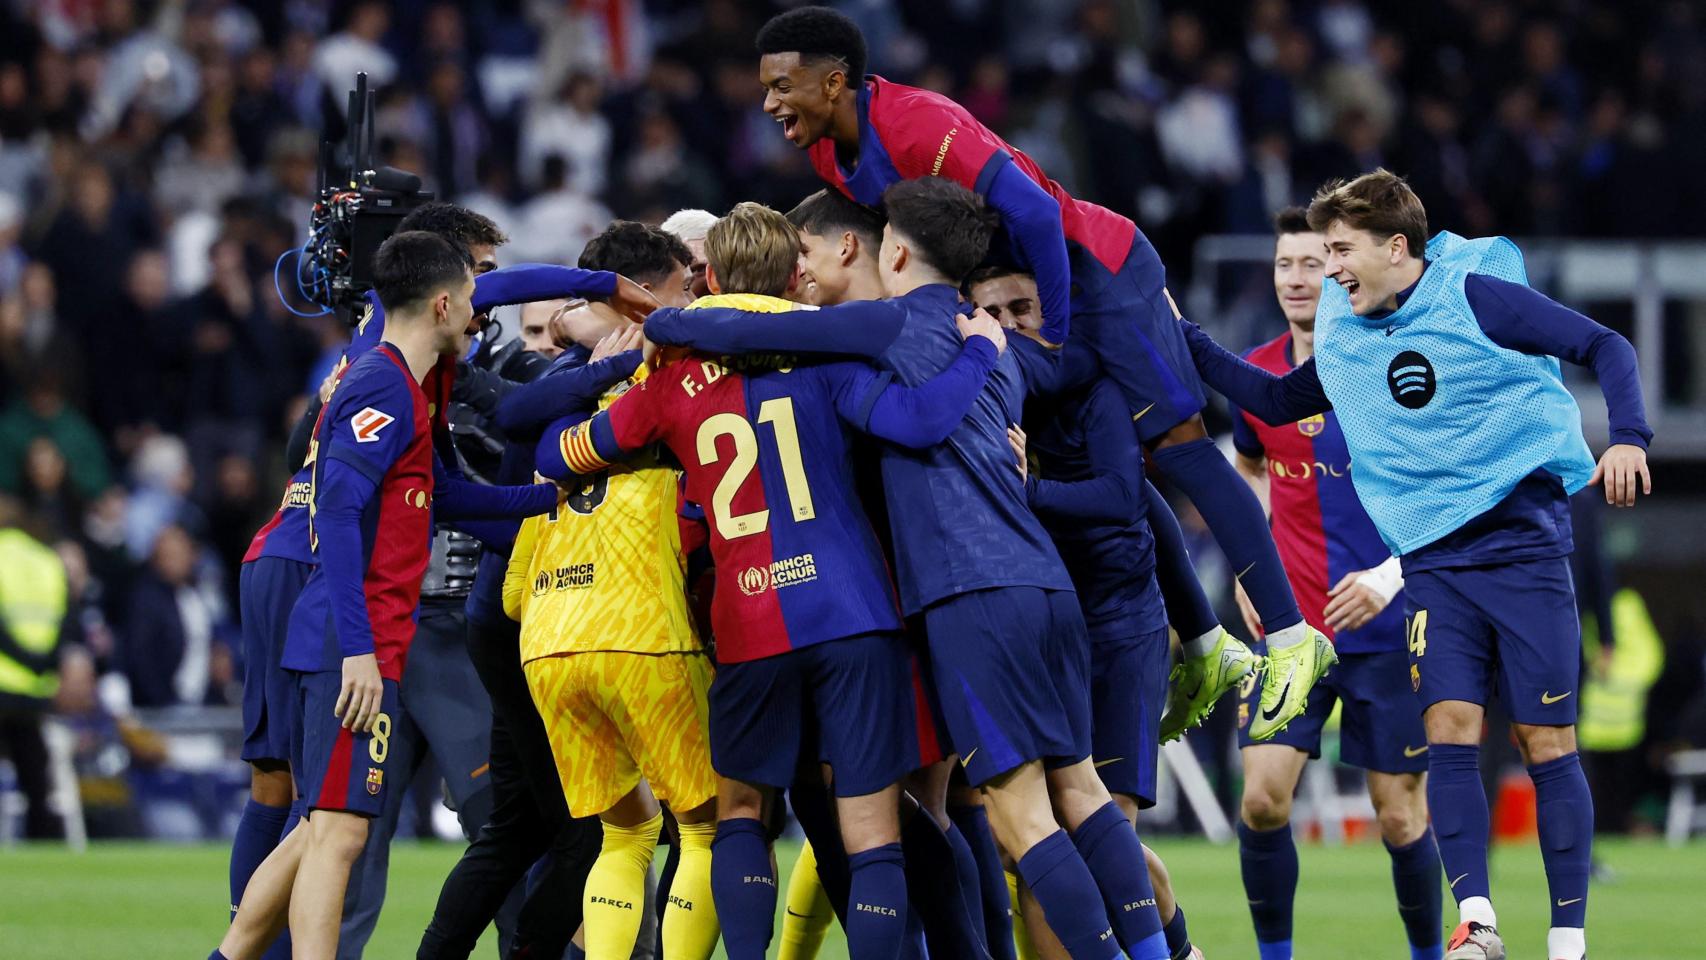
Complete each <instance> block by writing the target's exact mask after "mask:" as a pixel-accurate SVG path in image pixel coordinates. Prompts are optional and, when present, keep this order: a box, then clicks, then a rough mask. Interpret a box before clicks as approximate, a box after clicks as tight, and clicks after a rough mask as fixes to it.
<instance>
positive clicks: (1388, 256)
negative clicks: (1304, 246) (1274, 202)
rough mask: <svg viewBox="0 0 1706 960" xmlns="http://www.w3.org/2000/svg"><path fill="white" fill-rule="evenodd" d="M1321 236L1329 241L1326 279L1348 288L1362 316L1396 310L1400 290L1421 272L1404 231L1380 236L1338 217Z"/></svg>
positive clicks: (1354, 310) (1354, 307) (1346, 290)
mask: <svg viewBox="0 0 1706 960" xmlns="http://www.w3.org/2000/svg"><path fill="white" fill-rule="evenodd" d="M1322 237H1323V239H1324V240H1325V241H1326V243H1327V261H1326V264H1325V269H1326V275H1327V278H1328V279H1330V280H1332V281H1334V282H1335V283H1337V284H1338V285H1339V286H1341V287H1344V288H1345V292H1346V293H1347V294H1349V295H1350V298H1351V312H1352V313H1354V314H1356V315H1357V316H1359V317H1361V316H1367V315H1368V314H1371V313H1375V312H1377V311H1380V310H1395V309H1397V307H1398V292H1399V291H1401V290H1403V289H1404V288H1405V287H1407V286H1409V285H1410V284H1411V283H1413V282H1415V279H1416V277H1417V276H1419V275H1420V273H1421V262H1420V261H1419V260H1417V259H1416V258H1415V257H1412V256H1411V255H1410V248H1409V243H1408V241H1406V240H1405V239H1404V236H1403V234H1393V235H1392V236H1389V237H1377V236H1375V235H1374V234H1373V233H1370V232H1369V231H1367V230H1358V229H1356V228H1354V227H1351V226H1349V225H1347V224H1346V223H1345V222H1344V221H1342V220H1335V221H1333V222H1332V223H1330V224H1328V225H1327V229H1326V230H1325V231H1323V232H1322Z"/></svg>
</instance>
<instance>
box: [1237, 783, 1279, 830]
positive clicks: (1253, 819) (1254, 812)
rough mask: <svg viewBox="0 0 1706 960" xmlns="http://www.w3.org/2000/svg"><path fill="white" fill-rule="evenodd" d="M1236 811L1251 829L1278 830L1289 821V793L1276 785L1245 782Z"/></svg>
mask: <svg viewBox="0 0 1706 960" xmlns="http://www.w3.org/2000/svg"><path fill="white" fill-rule="evenodd" d="M1238 813H1239V816H1241V817H1242V818H1243V820H1244V825H1245V826H1247V827H1249V828H1250V829H1252V830H1278V829H1279V828H1280V827H1283V826H1285V825H1286V824H1288V823H1290V822H1291V794H1290V793H1289V792H1286V791H1281V790H1279V789H1278V787H1277V785H1264V784H1255V783H1246V784H1245V785H1244V799H1243V802H1242V803H1241V804H1240V805H1239V809H1238Z"/></svg>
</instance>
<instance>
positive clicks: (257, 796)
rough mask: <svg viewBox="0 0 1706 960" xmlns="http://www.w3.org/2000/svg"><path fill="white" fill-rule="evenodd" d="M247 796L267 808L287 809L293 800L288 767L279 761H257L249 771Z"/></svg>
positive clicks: (293, 795) (293, 794)
mask: <svg viewBox="0 0 1706 960" xmlns="http://www.w3.org/2000/svg"><path fill="white" fill-rule="evenodd" d="M249 796H250V797H252V798H253V799H254V801H255V802H256V803H260V804H265V805H266V806H269V807H288V806H290V801H291V800H293V799H294V798H295V793H294V791H293V790H292V788H291V781H290V765H289V764H286V763H283V762H281V761H266V760H263V761H259V762H257V763H255V764H253V765H252V767H251V769H250V771H249Z"/></svg>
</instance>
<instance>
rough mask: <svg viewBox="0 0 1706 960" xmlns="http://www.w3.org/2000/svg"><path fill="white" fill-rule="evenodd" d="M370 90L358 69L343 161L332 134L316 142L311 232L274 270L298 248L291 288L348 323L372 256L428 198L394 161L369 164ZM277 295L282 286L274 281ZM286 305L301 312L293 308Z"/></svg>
mask: <svg viewBox="0 0 1706 960" xmlns="http://www.w3.org/2000/svg"><path fill="white" fill-rule="evenodd" d="M373 140H374V92H373V90H372V88H370V87H369V86H368V85H367V74H366V73H358V74H356V75H355V89H354V90H351V91H350V93H349V125H348V135H347V137H346V139H345V150H344V158H343V162H342V163H340V162H338V160H337V158H336V157H335V148H334V146H333V144H332V142H331V141H329V140H322V141H321V142H320V172H319V189H318V193H317V194H316V199H315V201H314V208H313V212H312V213H311V214H310V216H309V220H308V239H307V240H306V241H305V242H304V243H303V245H302V247H301V248H300V249H298V250H294V251H289V250H287V251H285V253H284V255H283V256H281V257H279V262H278V264H277V265H276V266H275V270H274V277H273V280H274V285H275V286H278V283H277V281H278V277H277V272H278V271H277V267H282V266H283V263H284V258H285V257H288V256H289V255H290V254H291V253H292V252H294V253H296V254H297V260H296V287H297V292H298V293H300V294H301V295H302V297H304V298H305V299H307V300H309V301H311V302H313V303H315V304H317V305H319V307H320V308H321V309H320V310H319V311H317V312H316V313H315V314H304V315H319V314H325V313H330V312H333V311H337V312H338V313H340V315H342V316H343V318H344V319H345V320H346V321H347V322H350V323H354V322H356V321H357V320H359V319H360V315H361V311H360V310H359V309H358V308H359V306H360V304H361V302H362V298H363V296H364V295H365V294H366V293H367V291H368V290H370V289H372V288H373V255H374V254H375V253H376V252H377V251H378V250H379V245H380V244H382V243H384V242H385V238H387V237H389V236H390V235H391V234H392V233H393V232H395V231H396V229H397V224H398V223H400V222H401V221H402V219H403V218H404V217H406V216H408V215H409V212H410V211H412V210H414V209H415V208H416V207H419V206H420V205H422V204H424V203H426V202H428V201H430V200H431V199H433V195H432V194H431V193H430V192H426V191H423V190H421V178H420V177H419V176H417V175H416V174H412V173H409V172H407V171H404V170H398V169H397V168H395V167H378V168H375V167H374V166H373ZM279 298H280V299H281V300H283V299H285V298H284V291H283V288H282V287H279ZM285 305H286V307H288V308H289V309H291V310H292V311H293V312H296V313H299V314H300V313H301V311H297V310H296V309H295V308H294V307H290V306H289V302H288V300H286V303H285Z"/></svg>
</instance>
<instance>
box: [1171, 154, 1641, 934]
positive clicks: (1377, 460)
mask: <svg viewBox="0 0 1706 960" xmlns="http://www.w3.org/2000/svg"><path fill="white" fill-rule="evenodd" d="M1309 225H1310V226H1311V227H1312V228H1314V229H1315V230H1317V231H1318V232H1320V233H1322V234H1323V235H1324V236H1325V239H1326V250H1325V257H1326V273H1327V276H1328V277H1329V278H1330V279H1332V280H1333V281H1334V285H1333V286H1330V287H1327V288H1326V289H1324V290H1323V292H1322V295H1321V306H1320V308H1319V309H1318V311H1317V313H1316V328H1315V356H1314V357H1312V358H1311V359H1309V360H1307V361H1305V362H1304V363H1303V364H1302V365H1300V366H1299V367H1298V368H1297V370H1295V371H1294V372H1292V373H1290V374H1287V375H1286V376H1285V377H1283V378H1280V377H1276V376H1275V375H1274V374H1272V373H1270V372H1268V371H1264V370H1261V369H1259V368H1256V367H1253V366H1251V365H1250V364H1248V363H1245V362H1243V361H1241V360H1240V359H1238V358H1237V357H1235V356H1232V355H1231V354H1229V353H1227V352H1226V351H1225V350H1223V349H1221V348H1220V347H1219V345H1217V344H1215V343H1214V342H1213V341H1212V340H1210V339H1208V338H1207V337H1206V336H1205V335H1203V334H1202V332H1201V331H1200V330H1197V329H1196V328H1195V327H1194V325H1191V324H1188V323H1187V324H1184V325H1183V326H1184V329H1185V330H1186V333H1187V337H1188V338H1189V340H1190V342H1191V344H1192V351H1193V354H1194V356H1195V358H1196V361H1197V363H1198V365H1199V366H1200V367H1201V369H1202V370H1203V374H1204V377H1205V379H1206V380H1207V381H1208V382H1209V383H1210V384H1211V385H1213V386H1214V387H1215V388H1216V389H1219V390H1221V391H1222V392H1224V393H1226V394H1227V396H1228V397H1230V398H1231V399H1233V400H1234V401H1235V402H1237V403H1238V404H1239V405H1241V406H1243V407H1244V408H1245V409H1246V410H1249V411H1250V412H1252V413H1254V414H1256V415H1257V416H1258V417H1261V418H1262V419H1263V420H1264V421H1265V422H1267V423H1270V424H1276V425H1279V424H1285V423H1289V422H1293V421H1296V420H1301V419H1303V418H1305V417H1310V416H1314V415H1316V414H1322V413H1325V412H1326V411H1327V410H1329V409H1334V410H1336V411H1337V413H1338V421H1339V426H1340V428H1341V429H1342V430H1343V431H1344V437H1345V447H1346V450H1347V452H1348V453H1349V454H1350V458H1351V460H1352V461H1353V462H1354V463H1355V464H1356V473H1355V476H1354V481H1355V484H1356V491H1357V496H1358V498H1359V499H1360V500H1361V501H1362V505H1363V507H1364V508H1365V509H1366V510H1367V511H1368V515H1369V517H1370V518H1371V519H1372V520H1373V521H1374V526H1375V529H1376V530H1377V531H1379V533H1380V536H1381V539H1382V540H1384V541H1385V542H1386V546H1387V547H1388V549H1389V550H1391V552H1392V553H1394V554H1396V555H1397V556H1399V557H1400V558H1401V559H1402V561H1403V572H1404V583H1405V614H1406V617H1407V626H1406V636H1407V645H1408V648H1409V654H1410V682H1411V686H1412V687H1413V688H1414V690H1415V691H1416V693H1417V695H1418V696H1419V697H1420V698H1421V703H1422V706H1423V708H1424V711H1425V712H1424V713H1423V723H1424V725H1425V726H1426V728H1427V737H1428V784H1427V797H1428V808H1429V809H1430V810H1432V812H1433V815H1434V831H1435V832H1436V833H1437V834H1438V839H1439V852H1440V859H1441V861H1442V862H1443V863H1444V866H1445V873H1446V876H1447V878H1448V880H1449V882H1450V886H1451V891H1452V894H1453V896H1455V897H1456V898H1457V906H1458V912H1459V915H1460V917H1461V920H1462V922H1461V923H1460V924H1459V925H1458V927H1457V929H1456V931H1455V932H1454V933H1453V934H1452V936H1451V940H1450V942H1449V943H1448V944H1447V948H1446V957H1447V960H1496V958H1501V957H1503V956H1505V948H1504V943H1503V941H1502V940H1501V939H1500V937H1499V935H1498V931H1497V929H1496V926H1497V923H1496V916H1495V914H1494V911H1493V905H1492V901H1491V899H1490V896H1491V893H1490V886H1489V884H1488V879H1487V842H1488V813H1487V797H1486V793H1485V791H1484V789H1483V787H1482V785H1481V780H1480V776H1479V772H1478V769H1477V766H1478V764H1477V759H1478V748H1477V744H1479V743H1480V741H1481V735H1482V725H1483V723H1484V719H1485V704H1486V702H1487V697H1488V695H1489V694H1490V693H1491V692H1492V690H1493V689H1494V686H1495V684H1496V685H1497V689H1498V693H1499V696H1500V699H1501V700H1503V701H1504V705H1505V708H1506V709H1507V710H1509V711H1510V715H1511V718H1512V720H1513V721H1514V722H1513V724H1512V728H1513V731H1514V733H1515V734H1516V739H1517V742H1518V745H1519V746H1520V747H1521V749H1522V753H1523V758H1524V760H1525V761H1526V762H1527V763H1528V765H1529V766H1528V771H1529V776H1530V777H1531V778H1533V780H1534V788H1535V794H1536V798H1537V800H1538V804H1539V828H1540V851H1541V857H1542V859H1543V861H1544V862H1545V865H1546V879H1547V885H1548V887H1549V888H1550V893H1551V903H1552V926H1551V930H1550V931H1549V932H1548V934H1547V936H1546V947H1547V954H1546V955H1547V956H1548V957H1549V958H1551V960H1581V958H1582V957H1583V955H1584V954H1585V953H1586V950H1587V947H1586V937H1585V934H1584V932H1583V924H1584V922H1585V920H1586V917H1587V892H1588V891H1587V883H1588V873H1589V869H1590V857H1591V848H1592V844H1593V800H1592V798H1591V797H1590V796H1589V793H1588V785H1587V779H1586V778H1585V777H1584V776H1583V774H1582V768H1581V763H1580V761H1579V758H1578V757H1577V754H1576V736H1575V718H1576V700H1577V697H1576V691H1577V680H1578V679H1579V676H1580V668H1581V648H1580V643H1581V631H1580V627H1579V624H1578V622H1577V620H1576V603H1575V597H1574V590H1573V588H1572V586H1571V582H1570V574H1569V566H1568V556H1569V553H1570V551H1571V539H1570V511H1569V504H1568V503H1567V501H1566V497H1567V495H1568V494H1569V493H1573V492H1574V491H1576V490H1578V489H1580V488H1582V487H1583V486H1586V485H1589V484H1599V483H1602V484H1604V487H1605V496H1606V500H1607V501H1608V502H1610V503H1614V504H1617V505H1619V506H1632V505H1633V504H1634V502H1635V499H1636V495H1637V488H1639V492H1640V493H1643V494H1650V493H1651V492H1652V478H1651V475H1650V474H1649V473H1648V470H1647V457H1646V446H1647V444H1648V442H1649V441H1650V440H1651V439H1652V430H1651V429H1650V428H1649V427H1648V426H1647V422H1646V413H1645V407H1644V404H1643V402H1642V397H1641V385H1640V378H1639V374H1638V371H1637V368H1636V364H1635V351H1634V349H1633V348H1632V347H1631V346H1630V345H1629V342H1628V341H1627V340H1625V339H1623V338H1622V337H1621V336H1619V335H1617V334H1616V333H1615V332H1613V331H1611V330H1608V329H1606V328H1605V327H1602V326H1600V325H1599V324H1597V323H1594V322H1593V321H1592V320H1589V319H1588V318H1587V317H1584V316H1582V315H1581V314H1579V313H1577V312H1575V311H1574V310H1570V309H1569V308H1567V307H1564V306H1561V305H1560V304H1558V303H1556V302H1554V301H1552V300H1550V299H1548V298H1546V297H1545V296H1543V295H1541V294H1539V293H1537V292H1535V291H1533V290H1531V289H1529V288H1528V286H1527V285H1526V284H1527V273H1526V270H1525V269H1524V267H1523V262H1522V254H1521V253H1520V251H1518V250H1517V248H1516V246H1515V245H1514V244H1512V243H1511V242H1510V241H1509V240H1506V239H1504V238H1502V237H1492V238H1486V239H1479V240H1465V239H1463V238H1462V237H1459V236H1456V235H1455V234H1451V233H1440V234H1439V235H1438V236H1436V237H1434V238H1433V240H1432V241H1430V242H1428V243H1427V244H1426V246H1425V248H1424V246H1423V239H1424V238H1425V237H1426V235H1427V213H1426V211H1425V210H1423V208H1422V203H1421V200H1420V199H1418V198H1417V197H1416V194H1415V192H1414V191H1412V190H1411V189H1410V187H1409V185H1408V184H1406V183H1404V181H1403V180H1402V179H1400V178H1399V177H1397V176H1395V175H1393V174H1391V173H1389V172H1387V171H1385V170H1376V171H1375V172H1373V173H1369V174H1364V175H1363V176H1361V177H1358V178H1356V179H1355V180H1352V181H1350V182H1349V183H1344V182H1338V181H1335V182H1333V183H1331V184H1328V185H1327V186H1325V187H1323V188H1322V189H1321V190H1320V191H1319V192H1318V193H1317V194H1316V195H1315V199H1314V202H1313V203H1311V204H1310V206H1309ZM1558 358H1563V359H1567V360H1570V361H1571V362H1573V363H1579V364H1583V365H1586V366H1591V367H1592V368H1593V370H1594V373H1595V375H1596V376H1597V377H1598V379H1599V384H1600V390H1601V391H1602V392H1603V393H1604V395H1605V401H1606V407H1607V411H1608V414H1609V419H1610V424H1611V445H1610V446H1609V447H1607V448H1606V451H1605V454H1604V455H1603V456H1602V457H1601V458H1600V461H1599V463H1598V465H1597V466H1596V465H1595V463H1594V460H1593V456H1592V454H1591V453H1590V452H1589V450H1588V446H1587V442H1586V440H1584V439H1583V437H1582V428H1581V413H1580V410H1579V409H1578V408H1577V407H1576V402H1575V399H1574V398H1573V397H1572V396H1571V395H1570V392H1569V390H1568V389H1567V388H1565V386H1564V383H1563V380H1562V377H1561V376H1560V371H1559V365H1558Z"/></svg>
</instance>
